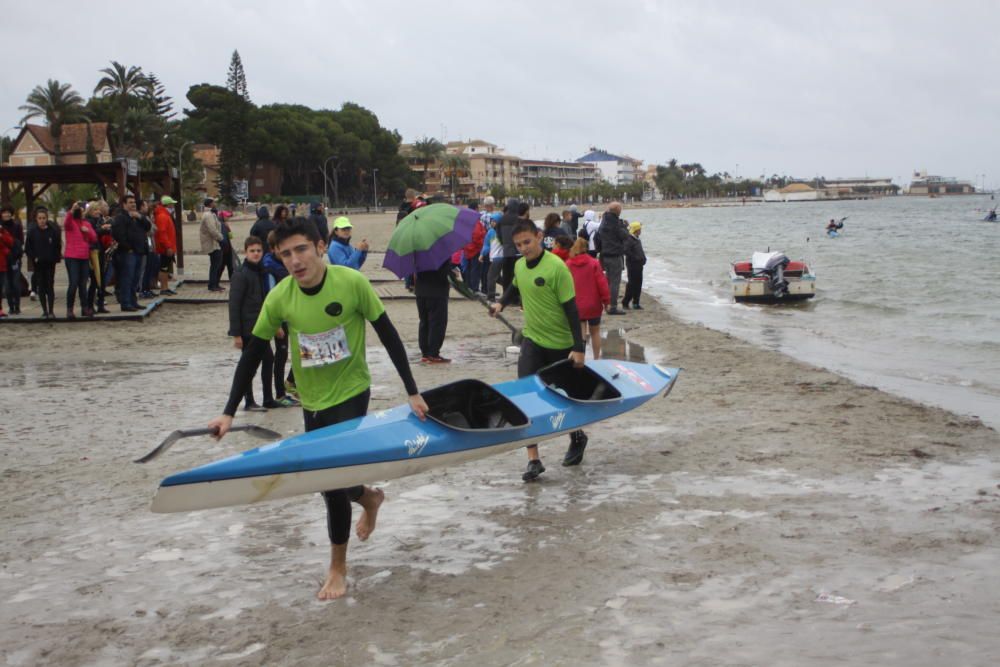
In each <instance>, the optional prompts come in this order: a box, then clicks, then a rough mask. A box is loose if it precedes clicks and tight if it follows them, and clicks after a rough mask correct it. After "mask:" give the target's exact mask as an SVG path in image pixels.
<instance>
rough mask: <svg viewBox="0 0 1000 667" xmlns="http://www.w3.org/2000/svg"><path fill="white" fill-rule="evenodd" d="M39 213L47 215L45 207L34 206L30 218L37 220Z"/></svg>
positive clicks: (47, 211)
mask: <svg viewBox="0 0 1000 667" xmlns="http://www.w3.org/2000/svg"><path fill="white" fill-rule="evenodd" d="M39 213H44V214H45V215H48V214H49V209H48V208H47V207H45V206H36V207H35V210H34V211H32V212H31V217H32V218H37V217H38V214H39ZM15 277H16V276H15Z"/></svg>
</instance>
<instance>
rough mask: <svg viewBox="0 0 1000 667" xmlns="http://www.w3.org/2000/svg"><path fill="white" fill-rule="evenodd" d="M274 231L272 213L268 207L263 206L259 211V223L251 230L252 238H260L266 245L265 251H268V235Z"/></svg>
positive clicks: (255, 223) (254, 224)
mask: <svg viewBox="0 0 1000 667" xmlns="http://www.w3.org/2000/svg"><path fill="white" fill-rule="evenodd" d="M272 229H274V220H272V219H271V212H270V211H269V210H268V209H267V207H266V206H261V207H260V208H258V209H257V221H256V222H254V223H253V227H251V228H250V236H256V237H257V238H259V239H260V240H261V243H263V244H264V249H265V250H267V235H268V234H270V233H271V230H272Z"/></svg>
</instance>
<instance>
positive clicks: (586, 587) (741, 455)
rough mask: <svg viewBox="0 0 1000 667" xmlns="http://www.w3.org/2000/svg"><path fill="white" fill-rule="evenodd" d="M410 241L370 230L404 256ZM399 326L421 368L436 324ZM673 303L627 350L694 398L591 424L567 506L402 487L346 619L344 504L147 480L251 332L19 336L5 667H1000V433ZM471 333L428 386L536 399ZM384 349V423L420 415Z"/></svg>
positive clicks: (199, 324)
mask: <svg viewBox="0 0 1000 667" xmlns="http://www.w3.org/2000/svg"><path fill="white" fill-rule="evenodd" d="M388 219H389V216H379V217H376V216H359V217H357V218H355V225H356V227H357V228H358V231H357V232H356V235H357V236H361V235H362V234H361V228H362V227H364V228H365V230H364V231H365V232H367V233H366V234H364V235H367V236H369V238H371V239H372V240H373V242H374V243H375V247H380V245H379V244H380V243H381V244H382V246H384V242H385V238H386V237H387V235H388V233H389V230H391V224H390V223H389V222H388ZM237 229H238V231H242V228H240V227H237ZM189 230H193V232H194V233H195V234H196V232H197V227H196V226H191V225H186V226H185V232H186V233H188V234H189V238H191V236H190V232H189ZM195 238H196V236H195ZM202 260H203V258H192V259H191V261H190V262H189V267H190V268H189V271H188V275H189V276H190V275H192V274H197V272H198V271H199V270H203V269H204V266H205V264H204V263H203V261H202ZM378 261H380V258H379V257H377V256H373V257H372V258H371V259H370V260H369V262H370V263H372V264H373V266H372V267H371V268H372V269H374V268H375V266H374V264H377V263H378ZM372 275H379V276H380V277H381V274H380V273H379V272H377V271H372ZM386 305H387V308H388V311H389V314H390V316H391V318H392V319H393V321H394V322H395V323H396V325H397V328H398V329H399V330H400V332H401V334H402V336H403V338H404V341H405V342H406V344H407V348H408V349H409V350H410V351H411V353H412V355H413V357H416V355H417V352H416V343H415V339H416V313H415V307H414V305H413V303H412V302H410V301H393V302H387V304H386ZM644 305H646V306H647V310H645V311H643V312H641V313H631V314H629V315H628V316H626V317H624V318H616V319H614V320H612V322H613V323H614V324H615V325H617V326H621V327H622V329H623V331H622V332H617V331H616V332H614V336H612V339H611V340H610V341H609V343H610V345H609V347H608V349H609V351H610V350H611V349H615V350H617V352H618V353H623V352H625V351H627V352H628V353H630V354H632V355H638V354H639V353H640V352H641V353H642V354H643V355H644V356H645V358H646V359H647V360H649V361H655V362H658V363H665V364H668V365H676V366H682V367H684V369H685V370H684V373H683V374H682V376H681V378H680V380H679V381H678V384H677V386H676V388H675V390H674V392H673V393H672V394H671V396H670V397H669V398H668V399H666V400H662V399H658V400H655V401H652V402H650V403H648V404H647V405H646V406H644V407H643V408H641V409H639V410H637V411H635V412H632V413H629V414H628V415H626V416H624V417H620V418H617V419H615V420H612V421H609V422H605V423H602V424H599V425H596V426H594V427H593V428H591V429H589V433H590V438H591V441H590V442H591V444H590V447H589V448H588V450H587V458H586V460H585V462H584V464H583V465H582V466H581V467H579V468H575V469H566V468H562V467H560V466H559V461H560V459H561V456H562V453H563V451H564V448H565V446H566V442H565V439H562V440H560V441H556V442H552V443H548V444H543V446H542V455H543V458H544V459H545V461H546V463H547V466H548V469H549V471H548V472H547V473H546V474H545V475H544V476H543V481H542V482H541V483H537V484H523V483H522V482H521V480H520V473H521V471H522V469H523V466H524V462H525V457H524V454H523V453H522V452H520V451H518V452H513V453H510V454H506V455H502V456H498V457H495V458H492V459H486V460H483V461H479V462H473V463H470V464H466V465H463V466H460V467H456V468H451V469H447V470H439V471H435V472H432V473H427V474H422V475H418V476H414V477H409V478H404V479H400V480H393V481H391V482H389V483H386V484H385V486H384V488H385V490H386V494H387V498H388V501H387V503H386V504H385V505H383V508H382V512H381V513H380V515H379V525H378V529H377V530H376V532H375V534H374V535H373V537H372V538H371V540H369V542H367V543H364V544H361V543H357V542H356V541H355V542H352V548H351V554H350V562H351V571H350V582H351V588H350V591H349V593H348V597H347V598H346V599H344V600H341V601H337V602H332V603H321V602H318V601H316V600H315V598H314V594H315V592H316V590H317V589H318V587H319V585H320V583H321V578H322V575H323V573H324V569H325V567H326V559H327V556H328V551H329V550H328V543H327V538H326V527H325V522H324V514H323V504H322V501H321V500H320V499H319V498H317V497H299V498H292V499H287V500H283V501H277V502H271V503H265V504H262V505H259V506H254V507H236V508H226V509H220V510H211V511H204V512H196V513H191V514H184V515H156V514H152V513H150V512H149V510H148V506H149V501H150V499H151V497H152V494H153V492H154V490H155V487H156V485H157V483H158V482H159V480H160V479H161V478H162V477H164V476H165V475H167V474H169V473H171V472H174V471H177V470H181V469H185V468H187V467H190V466H193V465H197V464H199V463H202V462H205V461H207V460H210V459H215V458H218V457H221V456H223V455H227V454H231V453H235V452H238V451H240V450H241V449H245V448H249V447H251V446H255V445H256V444H258V443H257V442H255V441H252V440H251V439H249V438H247V437H246V436H244V435H242V434H234V435H233V436H229V437H227V438H226V440H224V441H223V442H222V443H215V442H213V441H210V440H208V439H189V440H185V441H181V442H179V443H178V444H176V445H175V446H174V447H173V448H172V449H171V450H170V451H169V452H168V453H167V454H165V455H164V456H163V457H161V458H160V459H158V460H156V461H154V462H153V463H151V464H147V465H145V466H140V465H135V464H132V463H130V461H131V460H132V459H133V458H136V457H137V456H138V455H140V454H143V453H145V452H146V451H148V450H149V449H151V448H152V447H153V446H154V445H155V444H156V443H157V442H159V440H160V439H161V438H162V437H163V436H164V435H165V434H166V433H167V432H169V431H171V430H173V429H174V428H178V427H182V426H197V425H201V424H203V423H204V422H206V421H207V420H208V419H209V418H210V417H212V416H214V415H215V414H217V413H218V412H219V410H220V409H221V406H222V404H223V402H224V399H225V395H226V393H227V390H228V386H229V382H230V378H231V372H232V369H233V367H234V364H235V361H236V358H237V357H236V354H237V353H236V351H235V350H233V349H232V347H231V343H230V341H229V340H228V339H227V338H226V337H225V335H224V334H225V329H226V323H225V318H226V312H225V308H224V307H222V306H212V305H207V306H183V305H168V306H165V307H163V308H161V309H160V310H159V311H157V312H156V313H154V314H153V315H152V317H151V318H150V319H149V320H147V321H146V322H144V323H114V324H111V323H79V324H75V325H73V326H62V327H60V326H54V325H46V324H40V325H23V326H19V327H16V328H14V327H9V328H4V329H3V330H2V331H3V333H4V334H5V351H4V355H3V359H4V364H3V365H4V368H5V372H4V373H3V374H2V379H0V388H2V395H3V404H4V405H5V412H4V418H3V423H2V425H0V432H2V434H3V437H2V438H0V442H2V447H0V456H2V459H0V470H2V472H0V474H2V477H3V485H2V487H0V512H2V516H3V526H4V529H5V539H4V541H3V546H2V555H0V562H2V569H0V600H2V601H3V603H4V604H3V606H2V610H0V623H2V624H0V651H2V654H3V658H2V659H3V663H2V664H6V665H39V664H51V665H190V664H207V665H232V664H248V665H256V664H261V665H264V664H266V665H274V664H287V665H293V664H294V665H330V664H334V665H341V664H342V665H348V664H353V665H361V664H376V665H411V664H449V665H464V664H471V663H475V664H481V665H509V664H516V665H549V664H566V665H570V664H587V665H591V664H594V665H597V664H612V665H619V664H620V665H636V664H670V665H675V664H692V665H760V664H767V665H825V664H831V663H842V664H852V665H854V664H871V665H876V664H877V665H887V664H907V665H940V664H943V663H946V662H947V663H950V664H962V665H989V664H993V663H994V659H995V656H996V655H1000V639H998V637H997V634H996V626H997V622H998V619H1000V603H998V602H997V600H996V594H995V591H996V590H997V588H998V584H1000V575H998V572H1000V549H998V546H1000V539H998V537H997V529H998V526H1000V486H998V485H1000V448H998V445H1000V437H998V435H997V433H996V432H995V431H993V430H991V429H989V428H986V427H984V426H982V425H981V424H979V423H978V422H977V421H975V420H973V419H969V418H963V417H958V416H955V415H953V414H950V413H947V412H945V411H943V410H939V409H935V408H929V407H926V406H922V405H918V404H916V403H913V402H910V401H907V400H903V399H899V398H896V397H894V396H891V395H889V394H886V393H883V392H880V391H877V390H875V389H872V388H869V387H863V386H859V385H857V384H854V383H851V382H850V381H847V380H845V379H843V378H841V377H839V376H837V375H834V374H832V373H829V372H826V371H824V370H821V369H817V368H814V367H810V366H807V365H804V364H802V363H799V362H796V361H793V360H791V359H789V358H787V357H784V356H782V355H779V354H777V353H774V352H770V351H766V350H761V349H758V348H755V347H753V346H751V345H749V344H746V343H744V342H742V341H739V340H737V339H735V338H732V337H730V336H727V335H725V334H722V333H718V332H715V331H712V330H709V329H706V328H703V327H699V326H692V325H688V324H684V323H681V322H679V321H677V320H675V319H673V318H672V317H671V316H670V314H669V306H667V307H664V306H660V305H658V304H656V303H655V302H653V301H651V300H649V298H648V297H647V298H646V301H645V302H644ZM451 308H452V310H451V318H450V324H449V338H448V341H447V342H446V344H445V348H444V351H443V354H444V355H445V356H448V357H452V358H454V359H455V361H456V363H454V364H452V365H450V366H435V367H420V366H417V367H415V374H416V377H417V381H418V383H419V384H420V386H421V387H423V388H428V387H431V386H433V385H436V384H439V383H442V382H445V381H450V380H453V379H456V378H459V377H479V378H482V379H484V380H486V381H490V382H493V381H501V380H506V379H510V378H512V377H513V376H514V375H515V369H514V365H513V361H511V360H506V359H504V357H503V349H504V347H505V346H506V345H507V344H509V334H508V333H507V332H506V330H505V329H504V328H503V327H502V325H501V324H500V323H498V322H495V321H493V320H490V319H489V318H488V317H487V316H486V314H485V310H484V309H483V308H482V307H481V306H480V305H478V304H474V303H471V302H467V301H461V300H458V299H453V300H452V303H451ZM510 314H511V316H512V318H515V319H516V318H517V317H518V316H517V313H510ZM622 336H624V339H627V341H628V342H627V343H626V342H625V340H623V338H622ZM369 345H374V347H370V348H369V356H370V360H371V366H372V370H373V376H374V386H373V395H374V399H373V401H372V407H373V409H377V408H380V407H385V406H389V405H395V404H398V403H400V402H401V401H402V400H403V389H402V386H401V383H400V382H399V380H398V378H397V377H396V376H395V373H394V371H393V369H392V367H391V365H390V364H389V363H388V360H387V359H386V357H385V355H384V353H382V352H381V350H380V348H379V347H378V342H377V338H376V337H375V336H374V334H373V333H371V332H370V333H369ZM626 348H627V349H626ZM258 392H259V389H258ZM238 419H239V420H241V421H249V420H250V418H248V417H247V416H246V415H245V414H244V413H240V415H239V416H238ZM252 420H253V421H256V422H257V423H260V424H263V425H266V426H268V427H271V428H275V429H276V430H280V431H282V432H288V433H291V432H296V431H298V430H301V413H300V412H299V411H297V410H272V411H270V412H269V413H267V414H266V415H253V416H252Z"/></svg>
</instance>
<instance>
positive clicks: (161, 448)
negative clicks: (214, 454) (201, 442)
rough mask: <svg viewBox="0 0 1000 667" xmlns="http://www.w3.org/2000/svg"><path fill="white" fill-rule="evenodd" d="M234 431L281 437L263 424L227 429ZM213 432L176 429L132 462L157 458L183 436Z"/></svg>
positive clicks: (271, 437) (208, 430) (266, 436)
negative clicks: (151, 449)
mask: <svg viewBox="0 0 1000 667" xmlns="http://www.w3.org/2000/svg"><path fill="white" fill-rule="evenodd" d="M234 431H246V432H247V433H249V434H250V435H252V436H254V437H257V438H262V439H265V440H279V439H280V438H281V434H280V433H278V432H276V431H272V430H271V429H269V428H264V427H263V426H257V425H256V424H238V425H236V426H233V427H231V428H230V429H229V432H230V433H232V432H234ZM215 433H216V430H215V429H211V428H187V429H183V428H182V429H177V430H176V431H174V432H173V433H171V434H170V435H168V436H167V437H166V438H164V439H163V442H161V443H160V444H158V445H157V446H156V447H155V448H154V449H153V451H151V452H149V453H148V454H146V455H145V456H142V457H140V458H137V459H136V460H135V461H133V463H149V462H150V461H152V460H153V459H155V458H158V457H159V456H160V455H162V454H163V453H164V452H165V451H167V450H168V449H170V448H171V447H172V446H173V444H174V443H175V442H177V441H178V440H182V439H184V438H191V437H194V436H196V435H215Z"/></svg>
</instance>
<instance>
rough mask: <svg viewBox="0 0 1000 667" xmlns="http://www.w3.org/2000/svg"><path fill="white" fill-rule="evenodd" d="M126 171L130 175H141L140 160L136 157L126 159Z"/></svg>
mask: <svg viewBox="0 0 1000 667" xmlns="http://www.w3.org/2000/svg"><path fill="white" fill-rule="evenodd" d="M125 171H126V173H127V174H128V175H129V176H138V175H139V161H138V160H137V159H135V158H134V157H130V158H127V159H126V160H125Z"/></svg>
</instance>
